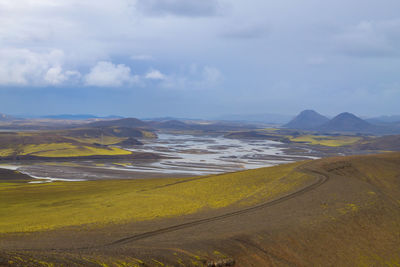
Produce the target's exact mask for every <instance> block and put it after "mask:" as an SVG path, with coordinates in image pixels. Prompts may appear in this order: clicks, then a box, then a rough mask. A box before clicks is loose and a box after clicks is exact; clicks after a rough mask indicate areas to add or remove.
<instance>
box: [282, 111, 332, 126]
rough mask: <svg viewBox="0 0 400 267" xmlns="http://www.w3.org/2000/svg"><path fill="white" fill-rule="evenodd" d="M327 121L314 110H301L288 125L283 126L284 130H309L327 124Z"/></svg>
mask: <svg viewBox="0 0 400 267" xmlns="http://www.w3.org/2000/svg"><path fill="white" fill-rule="evenodd" d="M328 121H329V119H328V118H327V117H325V116H323V115H321V114H319V113H317V112H316V111H314V110H303V111H302V112H300V114H299V115H297V116H296V117H295V118H294V119H292V120H291V121H290V122H289V123H287V124H285V125H283V127H285V128H291V129H300V130H311V129H315V128H316V127H318V126H321V125H323V124H324V123H326V122H328Z"/></svg>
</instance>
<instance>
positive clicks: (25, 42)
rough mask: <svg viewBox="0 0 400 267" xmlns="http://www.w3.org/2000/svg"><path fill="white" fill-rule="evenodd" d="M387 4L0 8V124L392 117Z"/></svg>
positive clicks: (390, 2)
mask: <svg viewBox="0 0 400 267" xmlns="http://www.w3.org/2000/svg"><path fill="white" fill-rule="evenodd" d="M399 10H400V1H398V0H380V1H376V0H352V1H348V0H347V1H344V0H325V1H320V0H302V1H295V0H280V1H270V0H230V1H228V0H201V1H200V0H85V1H82V0H79V1H78V0H0V112H2V113H7V114H14V115H15V114H29V115H45V114H65V113H67V114H96V115H109V114H113V115H121V116H132V117H142V118H143V117H165V116H176V117H186V118H189V117H191V118H216V117H219V116H221V115H225V114H261V113H277V114H296V113H298V112H300V111H301V110H303V109H315V110H317V111H319V112H320V113H322V114H326V115H335V114H338V113H340V112H343V111H348V112H352V113H355V114H357V115H360V116H377V115H384V114H386V115H393V114H400V13H399Z"/></svg>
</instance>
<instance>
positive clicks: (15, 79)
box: [0, 49, 80, 86]
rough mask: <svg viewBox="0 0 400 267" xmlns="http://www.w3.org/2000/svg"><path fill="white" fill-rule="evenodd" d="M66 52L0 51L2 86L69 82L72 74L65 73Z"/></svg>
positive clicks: (76, 73)
mask: <svg viewBox="0 0 400 267" xmlns="http://www.w3.org/2000/svg"><path fill="white" fill-rule="evenodd" d="M64 58H65V56H64V52H63V51H62V50H57V49H54V50H51V51H49V52H42V53H38V52H33V51H31V50H28V49H0V85H14V86H25V85H30V86H43V85H60V84H62V83H65V82H68V81H69V79H70V77H71V75H70V74H71V73H74V75H75V76H76V75H80V74H79V73H78V72H77V71H71V70H67V71H64V69H63V63H64Z"/></svg>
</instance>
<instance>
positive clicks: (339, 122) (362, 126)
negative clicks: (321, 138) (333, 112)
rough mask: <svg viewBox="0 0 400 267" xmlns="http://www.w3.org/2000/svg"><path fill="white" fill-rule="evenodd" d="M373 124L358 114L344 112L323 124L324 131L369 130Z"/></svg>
mask: <svg viewBox="0 0 400 267" xmlns="http://www.w3.org/2000/svg"><path fill="white" fill-rule="evenodd" d="M372 128H373V126H372V125H371V124H370V123H368V122H366V121H365V120H363V119H361V118H359V117H357V116H356V115H354V114H352V113H349V112H343V113H340V114H339V115H337V116H336V117H334V118H333V119H332V120H330V121H329V122H327V123H325V124H324V125H322V126H321V130H324V131H337V132H369V131H371V130H372Z"/></svg>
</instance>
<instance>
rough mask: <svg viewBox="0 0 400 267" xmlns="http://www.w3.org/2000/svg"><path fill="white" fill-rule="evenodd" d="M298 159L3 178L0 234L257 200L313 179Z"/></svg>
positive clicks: (147, 217) (135, 218)
mask: <svg viewBox="0 0 400 267" xmlns="http://www.w3.org/2000/svg"><path fill="white" fill-rule="evenodd" d="M300 164H302V163H292V164H287V165H281V166H276V167H269V168H261V169H256V170H247V171H242V172H236V173H227V174H221V175H211V176H203V177H195V178H163V179H138V180H103V181H86V182H53V183H44V184H28V183H26V184H25V183H18V184H17V183H9V182H7V183H0V218H1V220H0V233H7V232H29V231H38V230H48V229H56V228H60V227H65V226H78V225H87V224H88V225H90V226H91V227H96V226H100V225H105V224H109V223H125V222H129V221H145V220H152V219H156V218H167V217H174V216H179V215H186V214H192V213H195V212H199V211H202V210H204V211H206V210H208V209H218V208H223V207H227V206H231V205H236V206H237V207H243V206H248V205H253V204H256V203H261V202H265V201H268V200H271V199H274V198H277V197H278V196H281V195H284V194H286V193H289V192H293V191H296V190H297V189H298V188H299V187H302V186H304V185H306V184H308V183H310V182H311V181H313V179H315V178H313V177H312V176H311V175H308V174H305V173H302V172H300V171H298V170H297V169H296V167H297V166H299V165H300ZM188 200H190V201H188ZM231 207H234V206H231Z"/></svg>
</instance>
